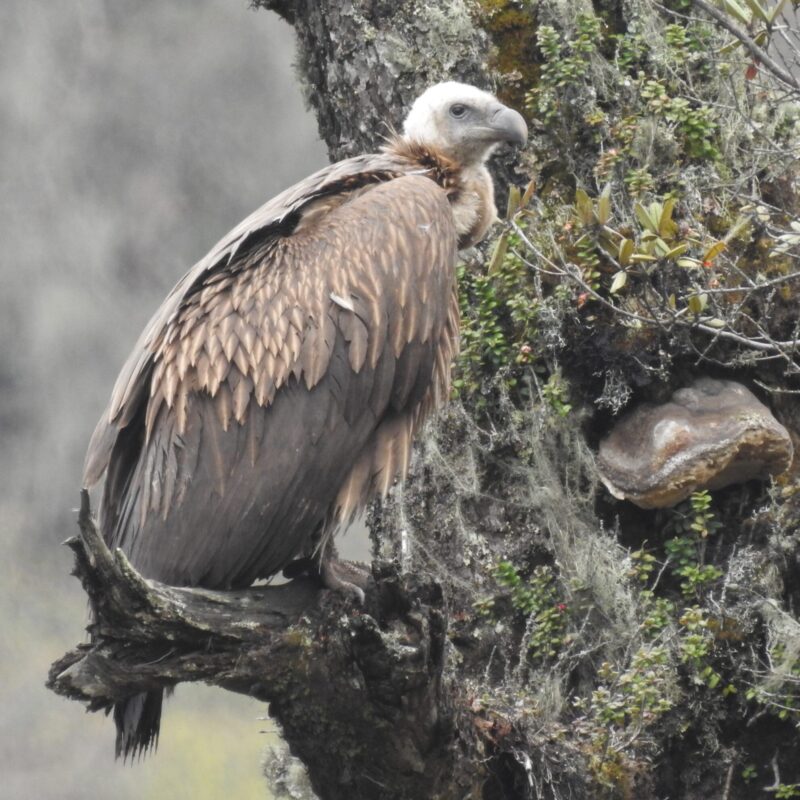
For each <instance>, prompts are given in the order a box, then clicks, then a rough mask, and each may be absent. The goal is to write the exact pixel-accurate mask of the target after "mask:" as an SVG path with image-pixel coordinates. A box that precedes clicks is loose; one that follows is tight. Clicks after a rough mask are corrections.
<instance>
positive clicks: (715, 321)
mask: <svg viewBox="0 0 800 800" xmlns="http://www.w3.org/2000/svg"><path fill="white" fill-rule="evenodd" d="M703 323H704V324H705V325H708V327H709V328H724V327H725V326H726V325H727V324H728V323H727V322H725V320H724V319H719V317H711V318H710V319H704V320H703Z"/></svg>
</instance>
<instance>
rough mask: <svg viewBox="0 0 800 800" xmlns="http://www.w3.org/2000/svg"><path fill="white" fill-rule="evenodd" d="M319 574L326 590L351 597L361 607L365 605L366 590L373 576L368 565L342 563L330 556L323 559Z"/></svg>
mask: <svg viewBox="0 0 800 800" xmlns="http://www.w3.org/2000/svg"><path fill="white" fill-rule="evenodd" d="M319 574H320V577H321V578H322V584H323V586H325V588H327V589H333V590H334V591H336V592H342V593H343V594H348V595H351V596H353V597H354V598H355V599H356V602H357V603H358V604H359V605H362V606H363V605H364V590H365V589H366V588H367V584H368V583H369V579H370V577H371V575H372V573H371V571H370V569H369V567H367V565H366V564H359V563H358V562H356V561H340V560H339V559H338V558H336V557H335V555H333V554H330V555H327V556H325V557H323V558H322V560H321V562H320V565H319Z"/></svg>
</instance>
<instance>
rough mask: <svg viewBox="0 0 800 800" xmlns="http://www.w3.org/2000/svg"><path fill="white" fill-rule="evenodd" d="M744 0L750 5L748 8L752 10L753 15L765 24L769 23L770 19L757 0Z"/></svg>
mask: <svg viewBox="0 0 800 800" xmlns="http://www.w3.org/2000/svg"><path fill="white" fill-rule="evenodd" d="M745 2H746V3H747V5H748V6H750V10H751V11H752V12H753V14H755V16H757V17H758V18H759V19H760V20H761V21H762V22H766V23H767V25H769V23H770V22H771V21H772V20H771V19H770V16H769V14H767V12H766V10H765V9H764V8H763V6H762V5H761V3H759V2H758V0H745Z"/></svg>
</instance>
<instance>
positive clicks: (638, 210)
mask: <svg viewBox="0 0 800 800" xmlns="http://www.w3.org/2000/svg"><path fill="white" fill-rule="evenodd" d="M633 211H634V213H635V214H636V219H638V220H639V224H640V225H641V226H642V227H643V228H644V229H645V230H648V231H650V232H651V233H656V234H657V233H658V223H656V224H655V225H654V224H653V221H652V220H651V219H650V215H649V214H648V213H647V209H646V208H645V207H644V206H643V205H642V204H641V203H637V204H636V205H635V206H634V207H633Z"/></svg>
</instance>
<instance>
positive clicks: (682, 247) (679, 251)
mask: <svg viewBox="0 0 800 800" xmlns="http://www.w3.org/2000/svg"><path fill="white" fill-rule="evenodd" d="M688 249H689V245H688V244H687V243H686V242H683V243H682V244H679V245H678V246H677V247H673V248H672V250H670V251H669V252H668V253H665V254H664V258H677V257H678V256H682V255H683V254H684V253H685V252H686V251H687V250H688Z"/></svg>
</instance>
